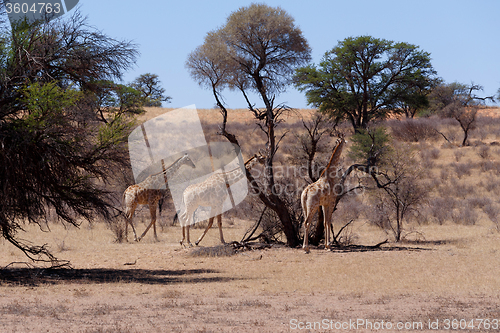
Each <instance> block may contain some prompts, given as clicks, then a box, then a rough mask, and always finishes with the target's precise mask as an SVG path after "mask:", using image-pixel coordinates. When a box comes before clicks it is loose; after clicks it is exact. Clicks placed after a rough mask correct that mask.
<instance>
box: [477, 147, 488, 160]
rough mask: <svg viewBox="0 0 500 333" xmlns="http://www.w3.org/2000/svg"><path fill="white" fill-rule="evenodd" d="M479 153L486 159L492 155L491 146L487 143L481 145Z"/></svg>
mask: <svg viewBox="0 0 500 333" xmlns="http://www.w3.org/2000/svg"><path fill="white" fill-rule="evenodd" d="M477 155H478V156H479V157H481V158H482V159H483V160H486V159H488V158H489V157H490V147H488V146H486V145H482V146H479V148H478V151H477Z"/></svg>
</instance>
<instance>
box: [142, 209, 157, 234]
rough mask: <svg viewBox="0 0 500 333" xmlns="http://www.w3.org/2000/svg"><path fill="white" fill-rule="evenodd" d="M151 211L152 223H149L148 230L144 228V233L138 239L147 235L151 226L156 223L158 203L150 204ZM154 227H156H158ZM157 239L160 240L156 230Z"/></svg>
mask: <svg viewBox="0 0 500 333" xmlns="http://www.w3.org/2000/svg"><path fill="white" fill-rule="evenodd" d="M149 213H150V215H151V223H150V224H149V225H148V227H147V228H146V230H144V232H143V233H142V235H141V236H140V237H139V239H138V241H140V240H141V239H142V238H143V237H144V236H145V235H146V233H147V232H148V231H149V229H150V228H151V226H154V225H155V223H156V205H149ZM153 229H156V227H155V228H153ZM155 240H158V237H157V236H156V232H155Z"/></svg>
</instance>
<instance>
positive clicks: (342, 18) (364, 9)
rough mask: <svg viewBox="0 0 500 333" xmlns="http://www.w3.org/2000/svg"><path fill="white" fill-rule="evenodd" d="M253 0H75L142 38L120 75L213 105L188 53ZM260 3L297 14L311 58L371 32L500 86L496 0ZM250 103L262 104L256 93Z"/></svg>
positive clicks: (300, 103)
mask: <svg viewBox="0 0 500 333" xmlns="http://www.w3.org/2000/svg"><path fill="white" fill-rule="evenodd" d="M252 2H255V1H234V0H233V1H215V0H214V1H189V0H184V1H147V0H146V1H132V0H105V1H103V0H80V5H79V8H80V12H81V13H82V14H83V15H85V16H87V17H88V22H89V24H90V25H92V26H94V27H96V28H98V29H99V30H101V31H103V32H104V33H106V34H107V35H108V36H110V37H113V38H116V39H120V40H132V41H133V42H135V43H137V44H138V45H139V51H140V53H141V55H140V57H139V59H138V62H137V64H136V66H135V67H134V69H133V70H131V71H129V72H127V73H126V74H125V76H124V82H125V83H127V82H130V81H132V80H133V79H134V78H135V77H137V76H139V75H140V74H143V73H148V72H149V73H155V74H158V75H159V77H160V80H161V81H162V85H163V87H164V88H165V89H166V92H167V95H169V96H171V97H172V101H171V103H169V104H164V106H165V107H183V106H187V105H191V104H196V107H197V108H212V107H213V106H214V104H215V102H214V99H213V96H212V95H211V93H210V92H209V91H207V90H203V89H202V88H201V87H199V86H198V85H197V84H196V83H195V82H194V81H193V80H192V79H191V78H190V76H189V73H188V72H187V70H186V68H185V65H184V64H185V61H186V58H187V56H188V54H189V53H190V52H191V51H193V50H194V49H195V48H196V47H197V46H198V45H200V44H202V43H203V39H204V37H205V35H206V33H207V32H209V31H211V30H214V29H216V28H218V27H220V26H222V25H223V24H224V23H225V21H226V18H227V17H228V16H229V15H230V14H231V12H233V11H235V10H237V9H238V8H240V7H243V6H248V5H250V4H251V3H252ZM261 2H263V3H266V4H267V5H270V6H280V7H282V8H283V9H284V10H286V11H287V12H288V13H289V14H290V15H291V16H292V17H294V18H295V23H296V25H297V26H299V27H300V28H301V29H302V32H303V34H304V37H305V38H306V39H307V40H308V42H309V45H310V46H311V48H312V61H313V62H314V63H318V62H319V61H320V59H321V57H322V56H323V54H324V53H325V52H326V51H328V50H330V49H332V48H333V47H334V46H335V45H336V44H337V43H338V41H340V40H343V39H344V38H346V37H350V36H360V35H371V36H373V37H376V38H385V39H389V40H394V41H400V42H408V43H411V44H415V45H418V46H420V48H421V49H422V50H424V51H427V52H429V53H431V58H432V64H433V66H434V68H435V69H436V70H437V72H438V75H439V76H440V77H442V78H443V79H444V80H445V81H446V82H453V81H458V82H461V83H471V82H474V83H476V84H480V85H482V86H483V87H484V92H483V94H484V95H494V94H496V92H497V90H498V89H499V88H500V61H499V60H500V26H499V24H498V22H499V20H500V1H498V0H479V1H474V2H472V1H463V0H419V1H401V0H397V1H395V0H377V1H375V0H350V1H345V0H342V1H338V0H324V1H315V0H310V1H272V0H268V1H261ZM224 96H225V101H226V103H227V106H228V107H229V108H244V107H246V104H245V101H244V99H243V97H241V96H240V95H239V94H237V93H231V92H229V91H227V92H225V93H224ZM276 101H277V102H286V104H287V105H289V106H291V107H294V108H305V107H307V101H306V98H305V96H304V94H303V93H301V92H299V91H297V90H295V88H293V87H290V88H289V89H288V90H287V92H286V93H283V94H281V95H280V96H279V97H278V98H277V100H276ZM255 103H257V106H259V101H258V100H255Z"/></svg>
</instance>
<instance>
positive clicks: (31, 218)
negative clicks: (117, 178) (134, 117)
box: [0, 12, 138, 260]
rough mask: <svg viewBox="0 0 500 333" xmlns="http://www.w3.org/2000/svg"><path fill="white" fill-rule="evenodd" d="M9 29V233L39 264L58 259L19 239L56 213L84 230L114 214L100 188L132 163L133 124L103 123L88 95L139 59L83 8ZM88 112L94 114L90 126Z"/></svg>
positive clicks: (2, 106) (3, 130)
mask: <svg viewBox="0 0 500 333" xmlns="http://www.w3.org/2000/svg"><path fill="white" fill-rule="evenodd" d="M0 28H1V29H2V30H1V31H0V39H1V41H0V59H1V62H0V147H1V149H0V188H1V189H2V190H1V191H0V202H2V204H1V205H0V232H1V236H2V237H3V238H5V239H6V240H8V241H9V242H11V243H12V244H14V245H15V246H16V247H18V248H19V249H21V250H22V251H23V252H24V253H25V254H26V255H28V256H29V257H30V258H32V259H34V260H38V259H41V260H46V259H49V260H54V259H55V258H54V257H53V256H52V255H51V254H50V252H49V251H48V250H47V248H45V246H33V245H30V244H29V243H25V242H23V241H21V240H20V239H19V234H18V233H19V231H20V230H23V227H24V225H25V224H28V223H33V224H38V225H39V226H40V228H43V226H44V225H45V223H46V222H47V215H48V212H49V210H53V211H55V213H56V214H57V216H58V217H59V218H60V219H61V220H63V221H65V222H66V223H70V224H72V225H75V226H78V225H79V223H80V218H82V217H83V218H85V219H88V220H91V219H92V218H93V217H94V216H95V214H98V215H100V216H102V217H104V218H107V219H110V218H111V217H112V216H113V210H114V207H113V204H112V198H111V197H110V196H109V195H110V193H109V192H107V191H106V190H105V189H104V188H102V187H100V186H99V185H98V184H99V183H100V182H106V181H108V180H109V179H110V178H111V176H112V175H113V174H115V173H116V168H117V167H123V166H125V165H126V161H127V159H126V158H127V154H126V149H125V146H124V142H126V139H127V135H128V131H129V129H130V125H131V122H130V121H129V119H128V118H127V117H126V116H123V117H119V118H117V119H115V121H113V122H109V123H104V122H102V121H100V120H99V119H98V117H97V116H96V114H95V113H94V112H95V110H94V109H93V107H92V106H91V104H89V103H88V99H87V98H86V97H87V96H90V95H92V93H94V92H95V89H96V82H99V81H102V80H113V79H120V78H121V75H122V72H123V71H124V70H126V69H128V68H130V66H131V65H132V64H133V63H134V62H135V60H136V57H137V54H138V53H137V50H136V47H135V45H134V44H132V43H130V42H126V41H117V40H114V39H112V38H110V37H108V36H106V35H103V34H102V33H101V32H99V31H97V30H95V29H93V28H90V27H88V26H87V25H86V23H85V19H84V18H82V17H81V16H80V14H79V13H78V12H76V13H74V14H73V15H72V16H70V17H68V18H66V19H56V20H54V21H51V22H36V23H28V22H19V23H18V24H15V25H13V27H12V29H8V28H7V27H6V25H4V26H1V27H0ZM82 113H85V114H87V115H92V114H93V115H94V116H93V117H88V119H87V121H85V122H82V121H81V114H82ZM96 180H99V181H100V182H98V181H96Z"/></svg>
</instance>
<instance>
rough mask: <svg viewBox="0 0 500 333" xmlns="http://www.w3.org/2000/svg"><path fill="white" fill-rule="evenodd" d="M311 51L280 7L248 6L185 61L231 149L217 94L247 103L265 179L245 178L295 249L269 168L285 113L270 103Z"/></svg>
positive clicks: (294, 236)
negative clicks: (259, 134) (232, 94)
mask: <svg viewBox="0 0 500 333" xmlns="http://www.w3.org/2000/svg"><path fill="white" fill-rule="evenodd" d="M310 52H311V50H310V48H309V45H308V44H307V41H306V39H305V38H304V37H303V36H302V31H301V30H300V29H299V28H298V27H297V26H295V23H294V19H293V18H292V17H291V16H290V15H289V14H288V13H287V12H285V11H284V10H283V9H281V8H279V7H277V8H273V7H270V6H267V5H264V4H252V5H250V6H248V7H242V8H240V9H239V10H237V11H235V12H233V13H231V14H230V15H229V17H228V18H227V21H226V24H225V25H224V26H223V27H221V28H220V29H218V30H216V31H213V32H209V33H208V34H207V36H206V37H205V41H204V43H203V44H202V45H201V46H199V47H198V48H196V49H195V50H194V51H193V52H192V53H191V54H190V55H189V56H188V59H187V62H186V66H187V68H188V70H189V71H190V73H191V76H192V77H193V79H194V80H196V81H197V82H198V83H199V84H200V85H201V86H202V87H205V88H208V89H210V90H211V91H212V92H213V94H214V98H215V100H216V103H217V105H218V107H219V108H220V110H221V113H222V116H223V122H222V126H221V134H222V135H224V136H225V137H226V138H227V139H228V140H229V141H230V142H232V143H235V144H237V143H238V141H237V138H236V136H234V135H233V134H231V133H229V132H228V130H227V128H226V124H227V110H226V108H225V106H224V103H223V98H222V92H223V90H224V89H233V90H237V91H239V92H241V93H242V95H243V96H244V98H245V100H246V101H247V104H248V109H249V111H250V112H251V113H252V114H253V115H254V117H255V119H256V120H257V121H258V125H259V127H260V129H261V130H262V131H263V132H264V134H265V136H266V138H267V142H265V147H266V149H267V158H266V161H265V169H264V176H263V178H264V180H263V181H262V183H261V184H259V183H258V182H257V181H256V180H255V179H253V177H252V175H251V174H250V173H247V178H248V179H249V181H250V184H251V186H252V188H253V190H254V191H255V192H256V193H258V194H259V198H260V199H261V201H262V202H263V203H264V204H265V205H266V207H268V208H270V209H271V210H273V211H274V212H275V213H276V215H277V216H278V217H279V220H280V221H281V223H282V226H283V231H284V233H285V235H286V238H287V242H288V244H289V245H291V246H295V245H298V244H299V239H298V233H297V230H296V229H295V227H294V223H293V221H292V216H291V214H290V210H289V208H288V207H287V205H286V203H285V201H284V200H283V199H282V198H280V196H279V194H278V193H277V191H276V188H275V186H276V184H275V177H274V169H273V159H274V156H275V154H276V153H277V151H278V148H279V142H280V138H277V135H276V133H275V129H276V126H278V124H279V123H280V121H281V118H280V117H281V115H282V114H283V112H285V111H287V110H289V108H288V107H287V106H285V105H283V104H276V102H275V101H276V97H277V95H278V94H279V93H281V92H283V91H285V89H286V88H287V87H288V85H289V84H290V83H291V79H292V75H293V73H294V70H295V69H296V68H297V67H298V66H302V65H304V64H305V63H307V61H309V60H310ZM250 93H255V95H256V96H257V99H258V100H259V104H261V105H262V104H263V107H262V108H257V107H255V103H252V101H251V95H250Z"/></svg>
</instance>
